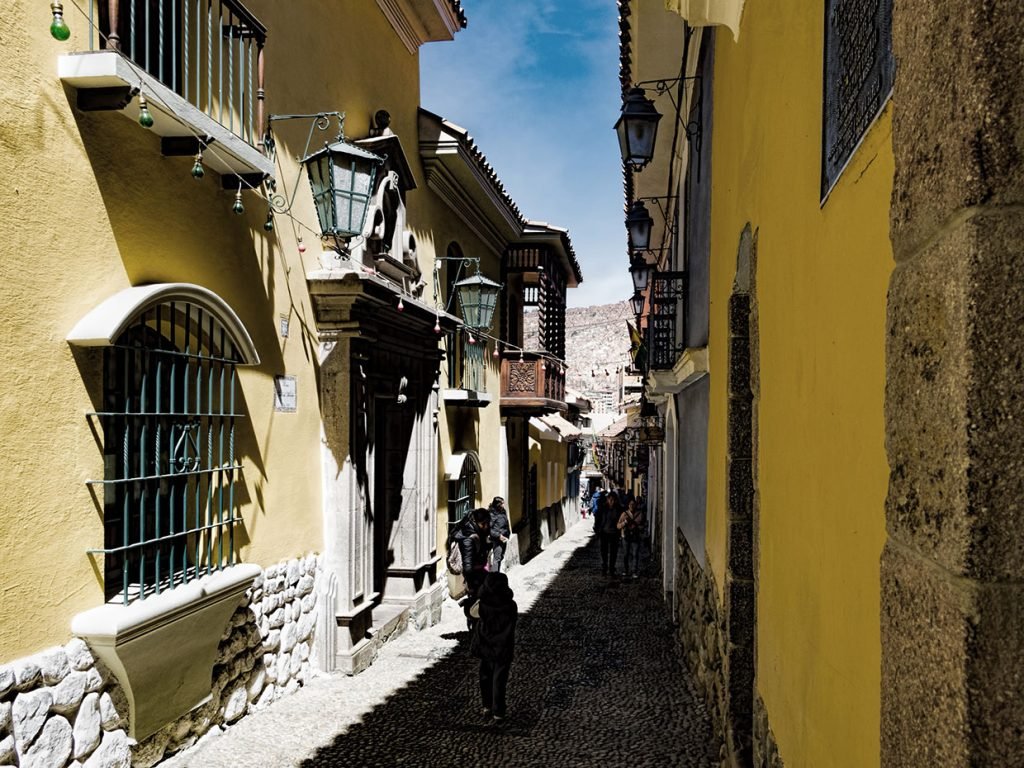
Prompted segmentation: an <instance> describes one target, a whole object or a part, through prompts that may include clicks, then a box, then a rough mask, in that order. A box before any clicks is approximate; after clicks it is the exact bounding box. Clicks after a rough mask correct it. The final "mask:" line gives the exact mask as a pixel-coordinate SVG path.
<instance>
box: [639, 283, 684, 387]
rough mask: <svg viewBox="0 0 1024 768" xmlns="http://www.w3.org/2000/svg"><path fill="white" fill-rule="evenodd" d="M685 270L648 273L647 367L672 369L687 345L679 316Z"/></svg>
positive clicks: (680, 314)
mask: <svg viewBox="0 0 1024 768" xmlns="http://www.w3.org/2000/svg"><path fill="white" fill-rule="evenodd" d="M686 286H687V279H686V273H685V272H656V273H655V274H653V275H652V276H651V293H650V297H651V309H650V314H649V315H648V322H649V324H650V325H649V333H650V367H651V368H652V369H654V370H663V369H666V368H671V367H672V366H674V365H675V364H676V360H678V359H679V355H680V354H682V352H683V350H684V349H685V348H686V344H685V341H684V338H685V336H684V333H683V328H682V327H681V325H682V323H681V321H680V318H681V317H683V313H684V309H685V307H684V304H685V301H686Z"/></svg>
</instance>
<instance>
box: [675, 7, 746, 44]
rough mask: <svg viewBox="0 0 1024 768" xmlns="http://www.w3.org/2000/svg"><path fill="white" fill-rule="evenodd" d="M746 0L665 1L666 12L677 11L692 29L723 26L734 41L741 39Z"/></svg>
mask: <svg viewBox="0 0 1024 768" xmlns="http://www.w3.org/2000/svg"><path fill="white" fill-rule="evenodd" d="M743 2H744V0H665V10H667V11H675V12H676V13H678V14H679V15H680V16H682V17H683V18H684V19H686V23H687V24H689V25H690V26H691V27H710V26H715V25H718V24H721V25H722V26H725V27H728V28H729V31H730V32H732V37H733V40H739V39H740V17H741V16H742V15H743Z"/></svg>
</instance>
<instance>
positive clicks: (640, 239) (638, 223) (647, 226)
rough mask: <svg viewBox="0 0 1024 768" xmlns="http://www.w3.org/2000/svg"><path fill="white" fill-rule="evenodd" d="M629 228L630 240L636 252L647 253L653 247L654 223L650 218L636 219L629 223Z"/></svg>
mask: <svg viewBox="0 0 1024 768" xmlns="http://www.w3.org/2000/svg"><path fill="white" fill-rule="evenodd" d="M627 224H628V226H629V240H630V242H631V243H632V244H633V250H634V251H646V250H647V249H648V248H650V247H651V225H652V224H654V221H653V220H652V219H651V218H650V217H646V218H643V219H640V218H636V219H632V220H629V221H627Z"/></svg>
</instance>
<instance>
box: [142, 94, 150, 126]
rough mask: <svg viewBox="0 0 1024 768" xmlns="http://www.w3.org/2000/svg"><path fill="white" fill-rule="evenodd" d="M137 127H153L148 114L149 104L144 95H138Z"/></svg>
mask: <svg viewBox="0 0 1024 768" xmlns="http://www.w3.org/2000/svg"><path fill="white" fill-rule="evenodd" d="M139 125H141V126H142V127H143V128H152V127H153V116H152V115H151V114H149V103H148V102H147V101H146V97H145V95H144V94H141V93H140V94H139Z"/></svg>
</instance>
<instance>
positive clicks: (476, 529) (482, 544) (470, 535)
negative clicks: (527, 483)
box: [452, 507, 491, 629]
mask: <svg viewBox="0 0 1024 768" xmlns="http://www.w3.org/2000/svg"><path fill="white" fill-rule="evenodd" d="M490 532H491V513H490V512H489V511H488V510H487V509H486V508H484V507H477V508H476V509H474V510H473V511H472V512H469V513H468V514H467V515H466V516H465V517H464V518H462V522H460V523H459V525H458V526H457V527H456V528H455V530H454V531H453V532H452V540H453V541H457V542H458V544H459V552H460V553H461V554H462V577H463V578H464V579H465V580H466V597H465V598H463V600H462V603H461V604H462V608H463V610H464V611H465V612H466V623H467V625H469V627H470V629H472V627H473V619H472V618H471V617H470V615H469V609H470V608H471V607H472V606H473V603H475V602H476V600H477V598H478V597H479V595H478V594H477V593H478V592H479V591H480V586H481V585H482V584H483V583H484V576H486V575H487V570H486V566H487V558H488V555H489V554H490V547H491V544H490V541H491V539H490Z"/></svg>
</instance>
